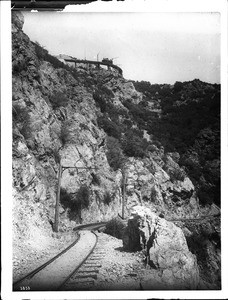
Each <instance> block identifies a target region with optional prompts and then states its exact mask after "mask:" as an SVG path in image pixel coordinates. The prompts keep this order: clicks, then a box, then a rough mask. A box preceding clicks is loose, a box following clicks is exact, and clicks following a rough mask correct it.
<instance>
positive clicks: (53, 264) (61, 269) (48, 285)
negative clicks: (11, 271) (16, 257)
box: [13, 222, 106, 291]
mask: <svg viewBox="0 0 228 300" xmlns="http://www.w3.org/2000/svg"><path fill="white" fill-rule="evenodd" d="M105 224H106V222H101V223H93V224H87V225H80V226H78V227H76V228H75V229H74V231H76V232H78V231H79V230H80V232H79V233H78V236H77V238H76V240H75V241H74V242H73V243H72V244H71V245H69V246H68V247H67V248H66V249H64V250H63V251H62V252H60V253H59V254H57V255H56V256H55V257H53V258H52V259H50V260H49V261H47V262H46V263H44V264H42V265H41V266H40V267H38V268H36V269H35V270H33V271H32V272H30V273H29V274H27V275H26V276H24V277H23V278H21V279H19V280H18V281H16V282H15V283H14V284H13V291H48V290H49V291H50V290H52V291H55V290H59V289H63V286H64V284H65V283H66V282H67V281H68V280H69V279H70V277H71V276H72V275H73V274H74V273H75V272H76V271H77V270H78V269H79V268H80V266H81V265H82V264H84V263H85V261H86V259H87V258H88V257H89V256H90V255H91V253H92V252H93V251H94V249H95V247H96V245H97V240H98V238H97V235H96V234H95V233H94V232H93V231H91V232H90V230H97V229H99V228H102V227H104V226H105ZM85 230H89V231H85Z"/></svg>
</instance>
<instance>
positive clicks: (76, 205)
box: [60, 185, 90, 212]
mask: <svg viewBox="0 0 228 300" xmlns="http://www.w3.org/2000/svg"><path fill="white" fill-rule="evenodd" d="M60 202H61V203H62V205H63V206H64V207H65V208H69V209H70V210H71V212H80V211H81V210H82V209H83V208H88V207H89V203H90V191H89V188H88V187H87V186H86V185H82V186H81V187H80V188H79V190H78V191H77V193H75V194H73V193H68V192H67V191H66V189H63V188H61V190H60Z"/></svg>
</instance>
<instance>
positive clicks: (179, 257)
mask: <svg viewBox="0 0 228 300" xmlns="http://www.w3.org/2000/svg"><path fill="white" fill-rule="evenodd" d="M123 246H124V248H125V249H127V250H139V249H145V251H146V255H147V261H148V264H149V265H150V266H151V267H152V268H155V269H158V270H160V271H161V274H162V275H161V278H162V281H163V282H164V286H165V287H166V288H167V286H169V287H170V288H172V289H196V288H197V285H198V283H199V270H198V266H197V261H196V257H195V255H193V254H192V253H191V252H190V251H189V249H188V246H187V242H186V239H185V236H184V234H183V232H182V230H181V229H180V228H179V227H177V226H175V225H174V224H173V223H171V222H168V221H166V220H165V219H162V218H159V217H158V216H157V215H156V214H154V213H153V212H151V211H150V210H149V209H148V208H145V207H143V206H136V207H135V208H134V210H133V211H132V214H131V217H130V218H129V220H128V226H127V228H126V230H125V232H124V236H123Z"/></svg>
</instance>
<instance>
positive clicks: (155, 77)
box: [23, 12, 220, 84]
mask: <svg viewBox="0 0 228 300" xmlns="http://www.w3.org/2000/svg"><path fill="white" fill-rule="evenodd" d="M23 14H24V16H25V23H24V27H23V30H24V32H25V33H26V34H27V35H28V36H29V37H30V39H31V40H32V41H38V42H39V43H40V44H41V45H42V46H44V47H45V48H46V49H47V50H48V51H49V53H50V54H53V55H58V54H67V55H71V56H73V57H77V58H79V59H84V58H86V59H89V60H92V59H95V60H96V59H97V54H98V53H99V56H98V57H99V60H102V58H104V57H108V58H115V59H114V63H115V64H117V65H119V66H120V67H121V68H122V69H123V75H124V77H125V78H126V79H132V80H138V81H141V80H145V81H150V82H151V83H152V84H154V83H159V84H162V83H168V84H173V83H175V82H176V81H190V80H193V79H195V78H198V79H200V80H202V81H205V82H210V83H219V82H220V14H219V13H206V12H203V13H171V12H169V13H150V12H148V13H145V12H142V13H135V12H130V13H126V12H122V13H121V12H119V13H108V12H103V13H95V12H90V13H70V12H62V13H60V12H58V13H57V12H39V13H33V12H23Z"/></svg>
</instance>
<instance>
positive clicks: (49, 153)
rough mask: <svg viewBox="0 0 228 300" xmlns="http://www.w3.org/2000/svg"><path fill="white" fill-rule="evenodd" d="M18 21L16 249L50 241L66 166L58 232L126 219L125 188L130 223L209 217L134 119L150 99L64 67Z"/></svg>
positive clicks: (105, 77) (101, 76) (171, 159)
mask: <svg viewBox="0 0 228 300" xmlns="http://www.w3.org/2000/svg"><path fill="white" fill-rule="evenodd" d="M12 21H13V22H12V71H13V99H12V100H13V104H12V108H13V195H14V217H13V220H14V224H13V225H14V227H13V228H14V245H16V246H17V245H21V244H22V243H27V241H28V240H29V241H31V242H34V241H35V239H36V237H37V234H38V235H39V237H41V238H42V237H43V238H47V237H48V238H51V237H52V236H53V228H52V226H53V222H54V211H55V210H54V209H55V203H56V193H57V184H58V170H59V165H60V164H61V166H62V173H61V193H60V231H65V230H67V229H69V228H72V227H73V226H75V224H77V223H89V222H96V221H104V220H110V219H112V218H114V217H116V216H117V215H118V214H121V212H122V207H121V205H122V199H123V194H124V190H125V194H124V195H125V216H126V217H128V216H129V215H130V213H131V210H132V208H133V207H134V206H135V205H142V206H146V207H148V208H150V209H151V210H152V211H153V212H154V213H156V214H157V215H160V216H161V215H162V216H163V217H167V218H177V217H178V218H185V217H192V218H194V217H199V216H200V215H204V214H205V213H211V211H212V208H211V206H207V207H201V206H200V205H199V200H198V197H197V194H196V189H195V186H194V184H193V183H192V181H191V180H190V178H189V177H188V175H187V173H186V170H185V168H183V167H182V166H180V165H179V158H180V156H179V154H178V152H168V151H166V149H165V148H164V147H163V145H162V144H159V143H154V140H153V137H152V136H151V135H150V134H148V132H147V128H146V127H145V126H144V124H143V123H142V120H141V121H138V120H137V121H136V119H135V116H139V117H140V116H141V114H142V111H141V110H140V109H139V108H140V107H142V106H143V105H144V104H143V103H144V102H143V94H142V93H141V92H139V91H136V89H135V87H134V85H133V83H132V82H131V81H127V80H125V79H124V78H123V77H122V76H120V75H119V74H118V73H116V72H115V71H110V70H105V69H96V68H95V67H94V68H87V67H85V66H84V67H83V66H80V68H77V69H75V68H73V67H71V66H68V65H66V64H64V63H62V62H61V61H59V60H58V59H57V58H55V57H53V56H51V55H50V54H49V53H48V51H47V50H45V49H44V48H43V47H41V46H40V45H39V44H38V43H34V42H32V41H30V39H29V38H28V36H26V35H25V34H24V33H23V30H22V28H23V16H22V14H20V13H15V12H13V15H12ZM154 109H157V108H156V107H155V108H154V107H152V106H151V107H148V112H149V113H151V112H154ZM155 113H156V114H157V113H159V112H158V111H156V112H155ZM123 182H125V184H124V186H123ZM216 234H217V232H216ZM16 246H15V249H16V248H17V247H16ZM28 247H29V246H28ZM213 253H214V252H213Z"/></svg>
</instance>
